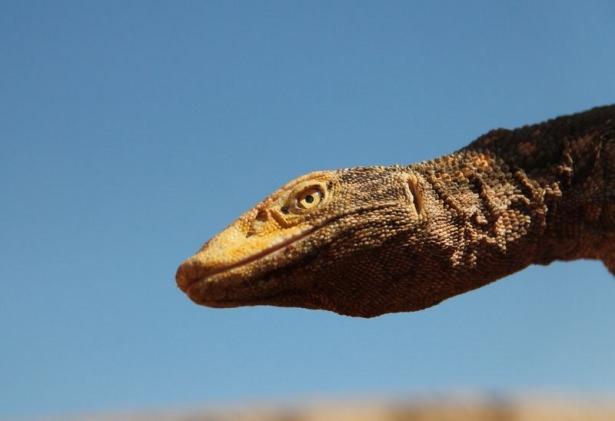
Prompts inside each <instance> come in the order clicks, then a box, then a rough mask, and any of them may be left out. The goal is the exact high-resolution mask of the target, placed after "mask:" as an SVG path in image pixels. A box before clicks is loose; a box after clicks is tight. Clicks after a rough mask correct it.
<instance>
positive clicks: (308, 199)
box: [305, 194, 314, 203]
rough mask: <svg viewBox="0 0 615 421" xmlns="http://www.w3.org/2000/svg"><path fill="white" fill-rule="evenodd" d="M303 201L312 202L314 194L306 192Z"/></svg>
mask: <svg viewBox="0 0 615 421" xmlns="http://www.w3.org/2000/svg"><path fill="white" fill-rule="evenodd" d="M305 201H306V202H308V203H312V202H313V201H314V196H312V195H311V194H308V195H307V196H305Z"/></svg>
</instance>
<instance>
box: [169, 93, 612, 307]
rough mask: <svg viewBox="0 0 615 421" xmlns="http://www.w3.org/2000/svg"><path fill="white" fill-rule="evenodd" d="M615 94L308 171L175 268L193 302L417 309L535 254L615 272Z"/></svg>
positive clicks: (539, 259) (535, 259)
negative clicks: (430, 147)
mask: <svg viewBox="0 0 615 421" xmlns="http://www.w3.org/2000/svg"><path fill="white" fill-rule="evenodd" d="M614 166H615V105H611V106H606V107H601V108H595V109H592V110H589V111H586V112H583V113H579V114H575V115H571V116H565V117H560V118H557V119H554V120H550V121H547V122H544V123H541V124H537V125H533V126H525V127H522V128H519V129H516V130H512V131H510V130H504V129H498V130H494V131H491V132H489V133H487V134H486V135H484V136H482V137H480V138H479V139H477V140H476V141H474V142H472V143H471V144H470V145H468V146H467V147H465V148H463V149H461V150H459V151H457V152H455V153H452V154H450V155H447V156H444V157H441V158H438V159H435V160H432V161H426V162H422V163H418V164H414V165H410V166H407V167H401V166H392V167H363V168H350V169H341V170H335V171H321V172H314V173H311V174H307V175H304V176H302V177H299V178H298V179H295V180H293V181H291V182H290V183H288V184H286V185H285V186H284V187H282V188H281V189H279V190H277V191H276V192H275V193H273V194H272V195H271V196H269V197H268V198H267V199H265V200H264V201H263V202H261V203H259V204H258V205H256V206H255V207H254V208H253V209H252V210H250V211H248V212H247V213H245V214H243V215H242V216H241V217H240V218H239V219H237V220H236V221H235V222H234V223H232V224H231V225H230V226H229V227H228V228H226V229H225V230H224V231H222V232H221V233H220V234H218V235H216V236H215V237H214V238H212V239H211V240H210V241H208V242H207V243H206V244H205V245H204V246H203V247H202V248H201V250H199V251H198V252H197V253H196V255H195V256H193V257H191V258H190V259H188V260H186V261H185V262H184V263H182V265H181V266H180V267H179V269H178V271H177V276H176V279H177V284H178V286H179V287H180V288H181V289H182V290H183V291H185V292H186V293H187V294H188V296H189V297H190V298H191V299H192V300H193V301H195V302H196V303H198V304H203V305H207V306H211V307H235V306H244V305H257V304H268V305H277V306H292V307H305V308H311V309H326V310H331V311H335V312H337V313H340V314H345V315H350V316H362V317H372V316H377V315H380V314H384V313H390V312H399V311H415V310H421V309H424V308H427V307H430V306H433V305H435V304H438V303H439V302H441V301H442V300H445V299H446V298H449V297H452V296H455V295H457V294H461V293H463V292H466V291H469V290H472V289H475V288H479V287H481V286H483V285H485V284H488V283H490V282H492V281H495V280H497V279H499V278H501V277H503V276H506V275H508V274H511V273H513V272H516V271H519V270H521V269H523V268H525V267H527V266H528V265H530V264H533V263H537V264H549V263H550V262H552V261H554V260H573V259H600V260H602V261H603V262H604V263H605V265H606V266H607V268H609V270H610V271H611V273H615V168H614Z"/></svg>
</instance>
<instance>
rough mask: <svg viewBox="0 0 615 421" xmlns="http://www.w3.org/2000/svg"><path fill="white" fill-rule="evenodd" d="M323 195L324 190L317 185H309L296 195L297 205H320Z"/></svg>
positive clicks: (307, 207) (310, 206) (311, 206)
mask: <svg viewBox="0 0 615 421" xmlns="http://www.w3.org/2000/svg"><path fill="white" fill-rule="evenodd" d="M324 196H325V195H324V192H323V191H322V190H321V189H320V188H319V187H317V186H314V187H309V188H307V189H305V190H303V191H302V192H301V193H299V194H298V195H297V207H298V208H300V209H312V208H315V207H316V206H318V205H320V202H322V199H323V198H324Z"/></svg>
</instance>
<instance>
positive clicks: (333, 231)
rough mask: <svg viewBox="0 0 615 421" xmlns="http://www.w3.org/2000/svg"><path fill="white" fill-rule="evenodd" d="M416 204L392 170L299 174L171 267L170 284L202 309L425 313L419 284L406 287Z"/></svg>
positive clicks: (409, 180)
mask: <svg viewBox="0 0 615 421" xmlns="http://www.w3.org/2000/svg"><path fill="white" fill-rule="evenodd" d="M423 200H424V198H423V194H422V191H421V183H420V181H419V178H418V176H417V174H415V173H413V172H412V171H409V170H407V169H404V168H400V167H365V168H354V169H344V170H337V171H322V172H314V173H310V174H307V175H305V176H302V177H299V178H297V179H295V180H293V181H291V182H290V183H288V184H286V185H285V186H283V187H282V188H280V189H279V190H277V191H276V192H275V193H273V194H272V195H271V196H269V197H268V198H267V199H265V200H264V201H262V202H261V203H259V204H258V205H256V206H255V207H254V208H253V209H251V210H250V211H248V212H246V213H245V214H243V215H242V216H241V217H239V218H238V219H237V220H236V221H235V222H233V223H232V224H231V225H230V226H228V227H227V228H226V229H225V230H223V231H222V232H221V233H219V234H218V235H216V236H215V237H213V238H212V239H211V240H209V241H208V242H207V243H205V244H204V245H203V247H202V248H201V249H200V250H199V251H198V252H197V253H196V254H195V255H194V256H193V257H191V258H189V259H188V260H186V261H185V262H183V263H182V265H181V266H180V267H179V269H178V271H177V276H176V280H177V284H178V286H179V287H180V288H181V289H182V290H183V291H184V292H186V294H188V296H189V297H190V298H191V299H192V300H193V301H195V302H196V303H198V304H203V305H206V306H211V307H236V306H243V305H258V304H268V305H277V306H293V307H305V308H312V309H326V310H332V311H335V312H338V313H341V314H347V315H354V316H374V315H379V314H382V313H386V312H391V311H403V310H416V309H419V308H424V307H427V306H430V305H433V304H435V303H436V302H434V300H433V299H432V298H430V297H432V296H433V294H426V291H423V290H422V289H424V288H421V287H420V285H419V286H417V287H415V288H408V286H409V284H411V283H412V280H413V279H416V280H417V281H418V280H419V278H420V273H421V272H422V271H421V270H420V268H419V267H417V266H415V265H416V264H417V263H418V260H415V259H413V258H412V256H413V255H415V256H420V255H421V254H422V253H423V251H424V250H423V249H424V248H425V247H423V246H424V245H425V244H421V241H419V237H416V236H414V235H413V232H414V231H416V230H419V229H420V225H421V221H422V220H421V215H422V213H423V207H424V205H425V204H424V203H423ZM421 260H424V261H429V259H424V258H423V259H421ZM413 266H414V267H413ZM431 269H433V268H431ZM410 296H411V297H410ZM439 300H440V299H438V300H437V301H439ZM395 303H397V307H396V306H395V305H396V304H395Z"/></svg>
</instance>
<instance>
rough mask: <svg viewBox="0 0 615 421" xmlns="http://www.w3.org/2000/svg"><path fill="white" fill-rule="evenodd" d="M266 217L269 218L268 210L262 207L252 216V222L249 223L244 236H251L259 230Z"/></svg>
mask: <svg viewBox="0 0 615 421" xmlns="http://www.w3.org/2000/svg"><path fill="white" fill-rule="evenodd" d="M268 219H269V214H268V212H267V211H266V210H264V209H261V210H259V211H258V213H257V214H256V216H255V217H254V221H252V223H251V224H250V229H249V230H248V232H247V233H246V237H251V236H253V235H254V234H256V233H257V232H259V231H260V228H261V226H262V225H263V224H265V223H266V222H267V220H268Z"/></svg>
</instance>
